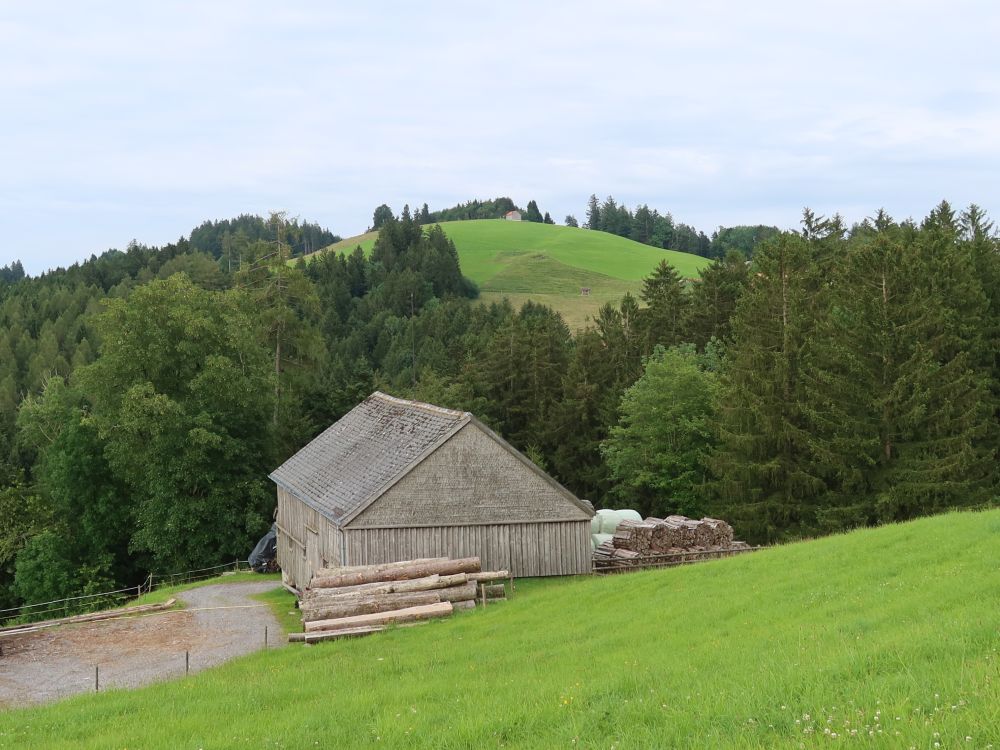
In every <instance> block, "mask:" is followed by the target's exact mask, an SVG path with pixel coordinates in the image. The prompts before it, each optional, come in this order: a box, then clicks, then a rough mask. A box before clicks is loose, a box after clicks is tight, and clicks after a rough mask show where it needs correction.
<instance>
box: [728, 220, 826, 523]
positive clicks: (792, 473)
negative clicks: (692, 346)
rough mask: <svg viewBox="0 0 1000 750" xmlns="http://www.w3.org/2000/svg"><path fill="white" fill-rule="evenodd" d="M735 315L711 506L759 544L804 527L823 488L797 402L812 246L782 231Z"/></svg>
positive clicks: (763, 255)
mask: <svg viewBox="0 0 1000 750" xmlns="http://www.w3.org/2000/svg"><path fill="white" fill-rule="evenodd" d="M755 268H756V271H757V272H756V275H755V277H754V279H753V280H752V281H751V283H750V286H749V288H748V289H747V291H746V292H745V293H744V294H743V296H742V297H741V298H740V300H739V303H738V304H737V307H736V314H735V315H734V317H733V342H732V345H731V346H730V347H729V349H728V351H727V353H726V357H725V359H724V360H723V368H722V372H721V379H720V380H721V387H720V392H719V400H718V414H719V417H718V430H719V436H718V440H719V445H718V448H717V449H716V451H715V453H714V455H713V457H712V459H711V461H710V465H711V467H712V470H713V473H714V474H715V477H716V480H715V482H714V487H713V489H714V493H715V496H716V498H717V499H718V506H717V512H718V513H719V514H721V515H722V517H724V518H727V519H731V520H732V522H733V524H734V526H736V527H737V528H738V530H739V531H740V533H742V534H745V535H746V536H747V537H749V538H750V539H753V540H755V541H773V540H775V539H779V538H781V537H782V536H785V535H789V534H791V535H795V534H804V533H809V532H811V531H812V530H813V529H815V526H816V506H817V505H818V504H819V502H820V499H821V497H822V495H823V493H824V491H825V484H824V482H823V479H822V477H821V476H818V475H817V472H816V468H815V466H814V465H813V458H812V450H811V445H810V440H811V437H810V433H809V429H808V422H807V419H806V416H805V414H804V412H803V407H802V400H803V394H802V387H803V386H802V381H801V377H800V373H799V368H800V364H801V363H800V353H801V351H802V347H803V346H804V345H805V342H806V340H807V339H808V337H809V335H810V334H811V332H812V328H813V321H814V312H815V311H814V310H813V308H812V300H811V297H810V291H811V290H810V283H811V278H812V273H813V270H812V267H811V265H810V252H809V246H808V243H807V242H806V241H805V240H804V239H802V238H801V237H799V236H796V235H792V234H787V235H782V236H781V237H779V238H777V239H775V240H773V241H771V242H769V243H767V244H766V245H764V246H762V248H761V249H760V250H759V251H758V254H757V259H756V266H755Z"/></svg>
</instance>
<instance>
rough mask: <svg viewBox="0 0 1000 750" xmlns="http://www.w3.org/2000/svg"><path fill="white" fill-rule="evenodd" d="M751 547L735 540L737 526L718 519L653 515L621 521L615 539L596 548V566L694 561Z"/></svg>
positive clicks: (613, 537) (616, 566)
mask: <svg viewBox="0 0 1000 750" xmlns="http://www.w3.org/2000/svg"><path fill="white" fill-rule="evenodd" d="M748 549H750V545H748V544H747V543H746V542H742V541H738V540H734V539H733V527H732V526H730V525H729V524H728V523H726V522H725V521H720V520H719V519H717V518H702V519H701V520H695V519H691V518H687V517H686V516H667V517H666V518H653V517H650V518H647V519H646V520H645V521H629V520H626V521H622V522H621V523H619V524H618V526H617V528H616V529H615V532H614V535H613V536H612V538H611V539H610V540H609V541H605V542H602V543H601V544H599V545H598V546H597V548H596V549H595V550H594V565H595V567H597V568H602V567H604V568H607V567H614V568H618V567H627V566H635V565H643V564H647V563H649V562H656V561H657V560H658V559H659V560H662V561H663V562H665V563H668V562H670V561H676V562H690V561H694V560H699V559H706V558H711V557H722V556H724V555H726V554H729V553H733V552H741V551H744V550H748ZM716 553H717V554H716Z"/></svg>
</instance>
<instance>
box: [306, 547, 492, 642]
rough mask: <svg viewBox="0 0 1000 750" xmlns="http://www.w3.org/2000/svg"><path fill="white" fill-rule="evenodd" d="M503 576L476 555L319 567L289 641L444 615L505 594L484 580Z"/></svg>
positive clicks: (373, 630) (371, 629) (329, 637)
mask: <svg viewBox="0 0 1000 750" xmlns="http://www.w3.org/2000/svg"><path fill="white" fill-rule="evenodd" d="M506 578H510V574H509V573H508V572H507V571H506V570H493V571H485V572H484V571H482V570H481V569H480V562H479V558H478V557H466V558H461V559H458V560H451V559H449V558H447V557H434V558H422V559H419V560H404V561H402V562H394V563H384V564H381V565H356V566H347V567H339V568H321V569H320V570H317V571H316V572H315V573H314V574H313V578H312V580H311V581H310V583H309V587H308V588H307V589H306V590H305V592H303V594H302V598H301V599H300V601H299V608H300V610H301V611H302V622H303V631H304V632H302V633H290V634H289V636H288V640H289V641H299V642H304V643H314V642H316V641H325V640H332V639H335V638H344V637H348V636H358V635H367V634H368V633H376V632H378V631H380V630H384V629H385V628H386V627H388V626H389V625H409V624H414V623H417V622H421V621H424V620H429V619H432V618H435V617H446V616H448V615H450V614H451V613H452V612H454V611H455V610H456V609H471V608H473V607H475V606H476V601H477V599H479V600H481V601H485V600H487V599H495V598H506V589H505V588H504V585H503V583H500V584H494V585H486V584H487V583H489V582H490V581H503V580H504V579H506Z"/></svg>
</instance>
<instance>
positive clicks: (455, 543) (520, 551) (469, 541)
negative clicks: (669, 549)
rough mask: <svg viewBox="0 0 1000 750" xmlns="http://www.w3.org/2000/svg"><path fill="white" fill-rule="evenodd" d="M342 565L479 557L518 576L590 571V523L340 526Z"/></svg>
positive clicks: (487, 564) (491, 567)
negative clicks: (344, 557)
mask: <svg viewBox="0 0 1000 750" xmlns="http://www.w3.org/2000/svg"><path fill="white" fill-rule="evenodd" d="M344 537H345V543H346V552H347V560H346V562H345V564H346V565H366V564H374V563H383V562H394V561H396V560H408V559H413V558H418V557H438V556H447V557H469V556H472V555H478V556H479V557H480V558H481V560H482V564H483V569H484V570H509V571H511V573H512V574H513V575H515V576H517V577H528V576H559V575H574V574H578V573H589V572H590V565H591V563H590V521H589V519H588V520H586V521H552V522H547V523H513V524H488V525H481V526H421V527H410V528H378V529H371V528H369V529H355V528H348V529H345V530H344Z"/></svg>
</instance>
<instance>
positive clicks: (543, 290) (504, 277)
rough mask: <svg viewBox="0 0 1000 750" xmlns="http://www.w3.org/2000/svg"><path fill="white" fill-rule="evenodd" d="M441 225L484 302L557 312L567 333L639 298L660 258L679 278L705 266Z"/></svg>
mask: <svg viewBox="0 0 1000 750" xmlns="http://www.w3.org/2000/svg"><path fill="white" fill-rule="evenodd" d="M440 226H441V227H442V228H443V229H444V231H445V233H446V234H447V235H448V236H449V237H450V238H451V240H452V241H453V242H454V243H455V247H456V248H457V249H458V254H459V258H460V261H461V264H462V273H464V274H465V275H466V276H468V277H469V278H470V279H472V280H473V281H475V282H476V283H477V284H478V285H479V288H480V291H481V292H482V297H483V300H484V301H498V300H500V299H501V298H503V297H509V298H510V299H511V301H512V302H513V303H514V304H515V305H517V304H520V303H522V302H524V301H525V300H528V299H532V300H535V301H538V302H544V303H545V304H549V305H551V306H552V307H554V308H555V309H557V310H559V311H560V312H562V313H563V315H564V316H565V317H566V319H567V322H568V323H569V324H570V326H571V327H577V326H580V325H583V323H584V322H585V321H586V319H587V317H593V315H594V314H596V312H597V310H598V309H599V308H600V306H601V305H602V304H604V303H605V302H609V301H611V302H617V301H618V300H619V299H620V298H621V297H622V295H624V294H625V292H629V291H631V292H632V293H633V294H637V293H638V292H639V290H640V289H641V288H642V283H641V282H642V279H643V278H644V277H646V276H648V275H649V273H650V272H651V271H652V270H653V269H654V268H655V267H656V265H657V264H658V263H659V262H660V260H663V259H665V260H666V261H667V262H668V263H670V264H671V265H673V266H674V268H676V269H677V272H678V273H679V274H680V275H681V276H683V277H685V278H696V277H697V276H698V275H699V274H700V272H701V269H702V268H704V267H705V266H706V265H708V263H709V261H707V260H706V259H705V258H701V257H699V256H697V255H691V254H690V253H679V252H675V251H673V250H660V249H657V248H654V247H650V246H649V245H643V244H641V243H639V242H633V241H632V240H628V239H625V238H624V237H618V236H616V235H613V234H608V233H606V232H592V231H589V230H586V229H577V228H574V227H563V226H555V225H551V224H535V223H532V222H526V221H522V222H516V221H502V220H499V219H479V220H475V221H450V222H444V223H442V224H441V225H440ZM376 236H377V233H375V232H369V233H367V234H363V235H359V236H358V237H351V238H349V239H346V240H343V241H342V242H338V243H337V244H335V245H331V246H330V247H329V248H327V249H326V251H329V250H333V251H336V252H350V251H351V250H353V249H354V248H355V247H357V246H358V245H361V247H362V248H363V249H364V250H365V251H366V252H368V251H369V250H371V247H372V245H374V244H375V238H376ZM326 251H321V252H326ZM582 287H589V288H590V290H591V292H590V295H589V296H587V297H583V296H581V294H580V289H581V288H582Z"/></svg>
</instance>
